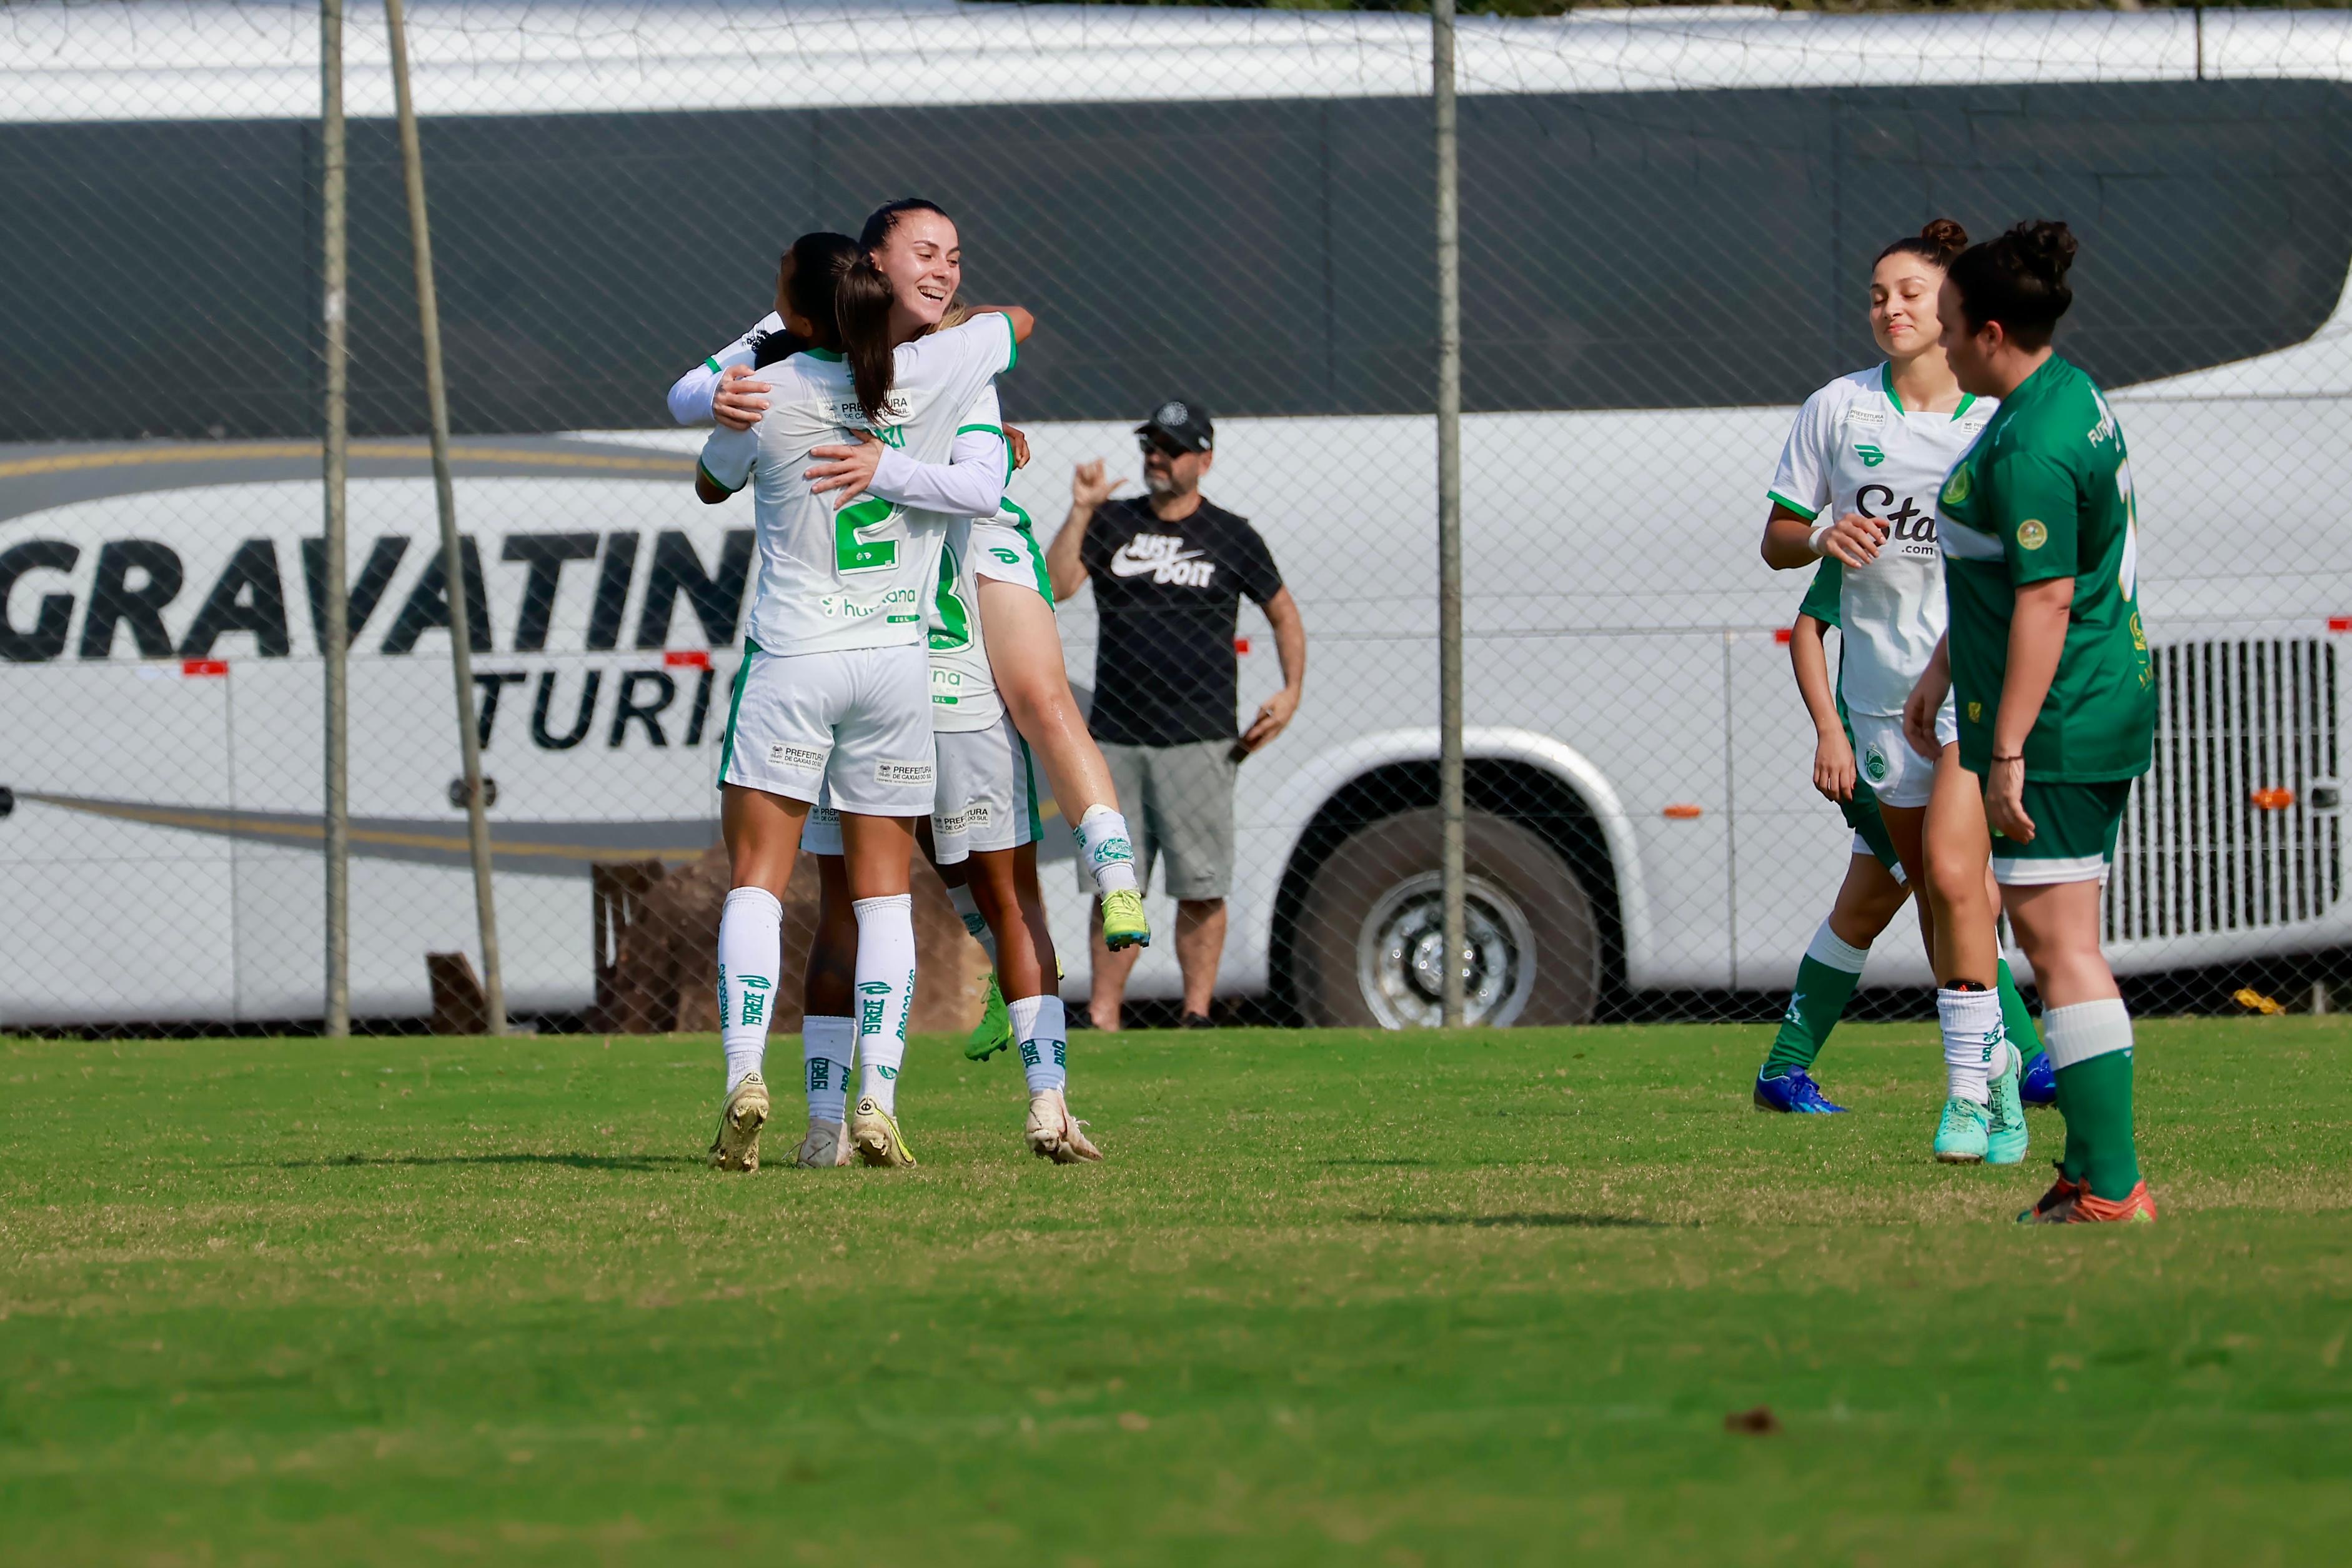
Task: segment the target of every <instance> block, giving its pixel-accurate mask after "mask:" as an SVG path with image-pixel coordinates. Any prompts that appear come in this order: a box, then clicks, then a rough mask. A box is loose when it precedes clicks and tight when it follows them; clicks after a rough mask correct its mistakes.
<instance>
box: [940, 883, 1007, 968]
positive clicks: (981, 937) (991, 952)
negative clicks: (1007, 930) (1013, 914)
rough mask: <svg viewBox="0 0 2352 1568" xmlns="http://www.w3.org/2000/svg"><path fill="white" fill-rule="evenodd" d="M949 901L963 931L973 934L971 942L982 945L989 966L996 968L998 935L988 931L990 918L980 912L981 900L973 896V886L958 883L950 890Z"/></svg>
mask: <svg viewBox="0 0 2352 1568" xmlns="http://www.w3.org/2000/svg"><path fill="white" fill-rule="evenodd" d="M948 899H949V901H950V902H951V903H953V904H954V905H955V912H956V918H957V919H959V920H961V921H963V929H964V930H966V931H970V932H971V940H972V941H974V942H978V943H980V945H981V947H982V950H983V951H985V952H987V954H988V966H989V967H990V968H991V969H993V968H995V967H996V933H995V932H994V931H991V930H989V929H988V917H987V916H985V915H983V914H982V913H981V912H980V900H978V899H975V898H973V897H972V896H971V884H970V883H969V882H958V883H957V884H956V885H955V886H954V887H952V888H950V889H948Z"/></svg>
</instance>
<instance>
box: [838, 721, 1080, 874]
mask: <svg viewBox="0 0 2352 1568" xmlns="http://www.w3.org/2000/svg"><path fill="white" fill-rule="evenodd" d="M931 746H932V754H933V756H935V757H936V758H937V759H938V765H939V774H938V777H939V788H938V792H937V798H936V799H935V800H934V801H933V803H932V805H931V863H932V864H933V865H935V866H955V865H960V864H961V863H962V862H963V861H964V860H966V859H969V858H971V856H972V855H973V854H974V853H979V854H982V855H986V854H990V853H992V852H994V851H997V850H1001V849H1017V848H1019V847H1021V846H1022V845H1024V844H1034V843H1035V842H1036V841H1037V834H1038V820H1037V773H1036V769H1035V767H1034V765H1033V764H1032V763H1031V761H1030V757H1029V746H1028V743H1027V742H1024V741H1023V740H1022V739H1021V736H1020V733H1019V731H1015V730H1014V729H1013V721H1011V720H1010V719H1005V718H1001V717H1000V718H999V719H998V720H997V721H996V722H995V723H994V724H992V725H991V726H990V727H989V728H987V729H985V730H970V731H955V732H950V733H945V734H938V735H934V736H932V737H931ZM801 847H802V848H803V849H805V850H807V851H808V852H809V853H810V854H812V855H839V854H842V853H843V852H844V851H843V846H842V837H841V813H839V812H838V811H835V809H834V808H833V805H832V802H831V801H830V800H829V799H820V800H819V801H818V802H817V804H816V805H814V806H812V807H810V808H809V814H808V821H807V822H806V823H805V824H804V825H803V826H802V828H801Z"/></svg>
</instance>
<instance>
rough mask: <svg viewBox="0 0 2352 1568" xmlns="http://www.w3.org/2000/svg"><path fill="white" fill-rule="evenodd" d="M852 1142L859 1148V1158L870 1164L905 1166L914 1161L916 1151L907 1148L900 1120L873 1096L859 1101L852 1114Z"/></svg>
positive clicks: (850, 1133)
mask: <svg viewBox="0 0 2352 1568" xmlns="http://www.w3.org/2000/svg"><path fill="white" fill-rule="evenodd" d="M849 1141H850V1142H851V1143H852V1144H854V1145H855V1146H856V1150H857V1157H858V1158H859V1159H861V1160H863V1161H865V1162H866V1163H867V1164H869V1165H891V1166H898V1167H902V1168H903V1167H905V1166H908V1165H911V1164H914V1163H915V1152H914V1151H913V1150H912V1149H909V1148H908V1147H907V1135H906V1134H905V1133H903V1132H901V1131H898V1118H897V1117H895V1116H893V1115H891V1114H890V1113H889V1112H888V1111H887V1110H883V1109H882V1108H881V1107H880V1106H878V1105H877V1104H875V1103H874V1101H873V1100H870V1099H867V1100H859V1101H858V1102H857V1109H856V1110H854V1111H852V1112H851V1113H850V1117H849Z"/></svg>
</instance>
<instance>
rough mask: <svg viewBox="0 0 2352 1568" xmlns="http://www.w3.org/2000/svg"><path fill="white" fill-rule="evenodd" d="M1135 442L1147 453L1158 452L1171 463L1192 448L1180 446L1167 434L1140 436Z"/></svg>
mask: <svg viewBox="0 0 2352 1568" xmlns="http://www.w3.org/2000/svg"><path fill="white" fill-rule="evenodd" d="M1135 444H1136V445H1137V446H1138V447H1141V448H1142V449H1143V450H1144V451H1145V452H1146V453H1151V452H1157V453H1159V454H1160V456H1161V457H1163V458H1167V459H1168V460H1169V461H1170V462H1171V463H1172V462H1174V461H1175V460H1176V459H1177V458H1181V457H1183V456H1184V455H1185V453H1186V452H1187V451H1188V450H1189V449H1190V448H1188V447H1180V446H1178V445H1177V444H1176V443H1175V442H1173V441H1171V440H1170V439H1169V438H1168V437H1165V436H1138V437H1136V438H1135Z"/></svg>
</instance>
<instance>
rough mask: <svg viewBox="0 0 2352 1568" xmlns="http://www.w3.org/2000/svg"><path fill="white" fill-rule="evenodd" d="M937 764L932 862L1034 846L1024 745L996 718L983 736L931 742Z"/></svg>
mask: <svg viewBox="0 0 2352 1568" xmlns="http://www.w3.org/2000/svg"><path fill="white" fill-rule="evenodd" d="M932 746H933V748H934V751H935V754H936V755H937V756H938V758H939V763H940V788H939V799H938V801H937V803H936V804H934V805H932V807H931V858H932V860H933V861H934V862H935V863H937V864H939V865H941V866H952V865H955V864H956V863H957V862H959V861H961V860H962V859H964V858H966V857H968V856H971V855H973V854H982V855H985V854H989V853H991V852H992V851H995V850H1000V849H1014V848H1018V847H1021V846H1022V845H1024V844H1034V843H1035V842H1036V841H1037V774H1036V770H1035V768H1034V766H1033V765H1032V764H1031V763H1030V758H1029V745H1028V742H1025V741H1024V740H1022V738H1021V736H1020V733H1019V732H1018V731H1015V730H1014V729H1013V721H1012V720H1010V719H1007V718H1004V717H1003V716H1001V715H1000V716H999V717H998V719H997V721H996V722H995V723H993V724H992V725H990V726H989V727H988V728H987V729H985V730H964V731H942V732H940V734H938V735H935V736H933V737H932Z"/></svg>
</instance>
